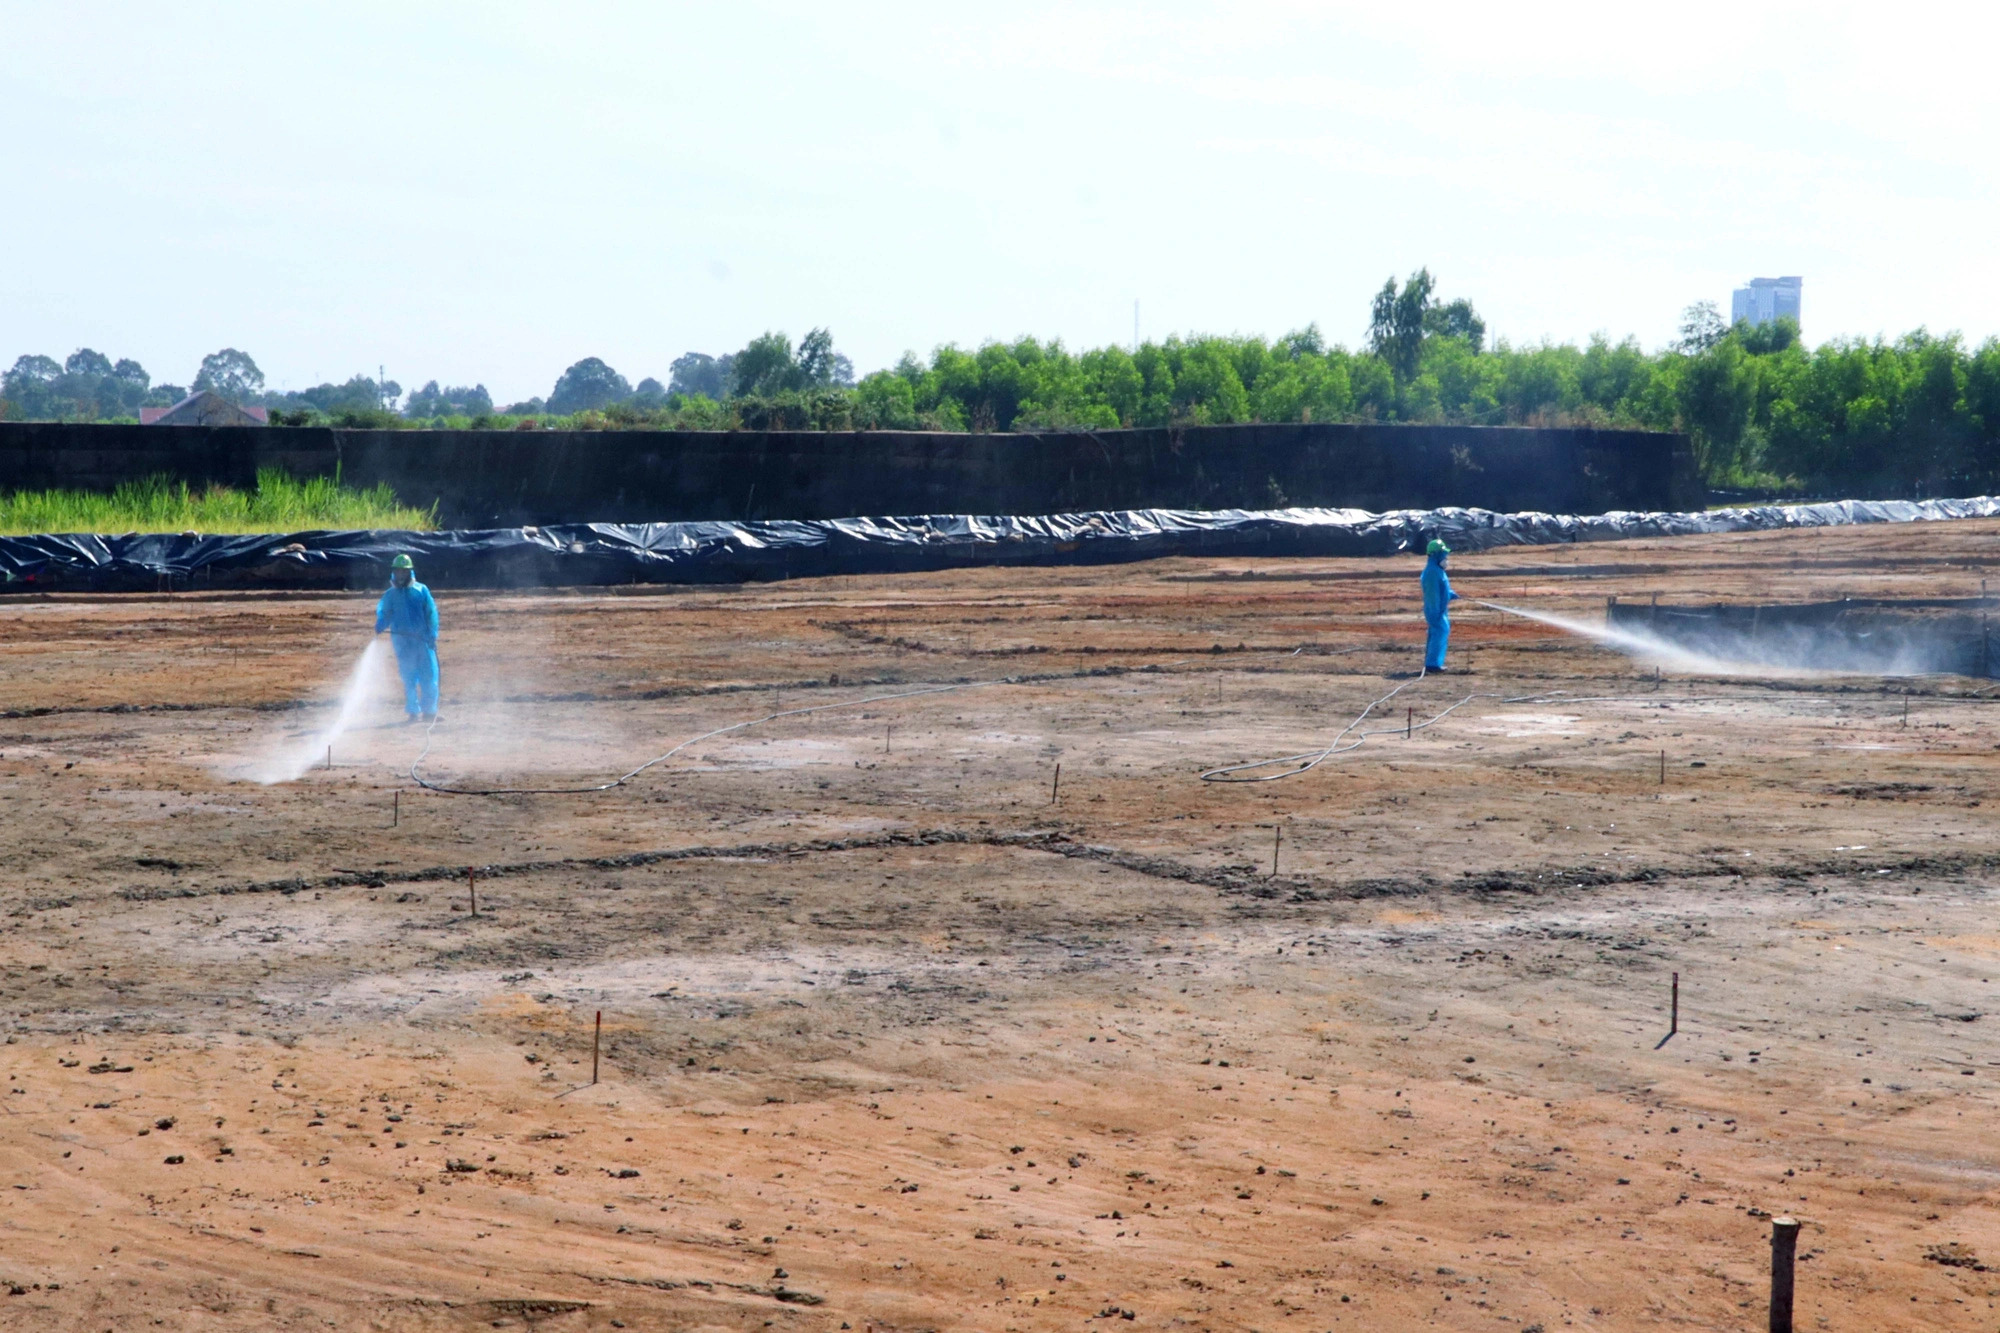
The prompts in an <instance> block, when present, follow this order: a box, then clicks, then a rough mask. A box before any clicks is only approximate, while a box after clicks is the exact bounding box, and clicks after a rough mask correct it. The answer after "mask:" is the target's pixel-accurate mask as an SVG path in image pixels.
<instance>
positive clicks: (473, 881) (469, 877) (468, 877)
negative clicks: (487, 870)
mask: <svg viewBox="0 0 2000 1333" xmlns="http://www.w3.org/2000/svg"><path fill="white" fill-rule="evenodd" d="M465 896H466V897H468V898H470V899H471V900H472V914H473V915H474V916H478V915H479V879H478V872H477V871H475V870H473V868H472V867H471V866H467V867H466V868H465Z"/></svg>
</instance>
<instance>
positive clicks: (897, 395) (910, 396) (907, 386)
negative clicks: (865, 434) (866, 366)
mask: <svg viewBox="0 0 2000 1333" xmlns="http://www.w3.org/2000/svg"><path fill="white" fill-rule="evenodd" d="M854 417H855V421H856V423H857V424H858V425H860V426H861V427H862V428H863V429H865V430H915V429H916V427H917V394H916V386H915V385H914V384H912V383H911V382H910V380H909V379H908V378H907V377H906V376H903V375H899V374H897V373H896V372H895V371H893V370H878V371H876V372H875V373H874V374H872V375H869V376H867V377H866V378H864V379H863V380H862V381H861V383H860V384H859V385H857V386H856V387H855V391H854Z"/></svg>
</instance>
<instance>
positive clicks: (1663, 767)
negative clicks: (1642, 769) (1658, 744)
mask: <svg viewBox="0 0 2000 1333" xmlns="http://www.w3.org/2000/svg"><path fill="white" fill-rule="evenodd" d="M1660 785H1661V786H1662V787H1664V786H1666V785H1667V752H1666V751H1665V750H1662V751H1660Z"/></svg>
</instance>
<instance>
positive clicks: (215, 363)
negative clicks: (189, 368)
mask: <svg viewBox="0 0 2000 1333" xmlns="http://www.w3.org/2000/svg"><path fill="white" fill-rule="evenodd" d="M194 387H195V391H196V392H197V393H199V392H201V391H203V390H206V391H208V392H209V393H213V394H219V395H221V396H222V397H224V398H227V399H228V400H229V401H230V402H232V403H254V402H255V401H256V399H257V396H258V395H259V394H260V393H262V392H263V391H264V372H263V371H261V370H259V369H257V363H256V362H255V361H253V360H251V359H250V354H249V353H248V352H239V351H237V350H236V349H235V348H234V347H225V348H223V349H222V350H221V351H219V352H210V353H209V354H208V355H207V356H205V357H203V358H202V359H201V370H200V371H199V372H198V373H197V374H196V375H195V377H194ZM377 405H378V406H379V405H380V404H379V403H378V404H377Z"/></svg>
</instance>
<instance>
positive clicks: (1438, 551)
mask: <svg viewBox="0 0 2000 1333" xmlns="http://www.w3.org/2000/svg"><path fill="white" fill-rule="evenodd" d="M1424 554H1425V555H1450V554H1451V548H1450V547H1449V546H1446V545H1445V544H1444V543H1443V542H1441V541H1439V540H1438V539H1437V538H1435V537H1433V538H1431V544H1430V545H1429V546H1426V547H1425V548H1424Z"/></svg>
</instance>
